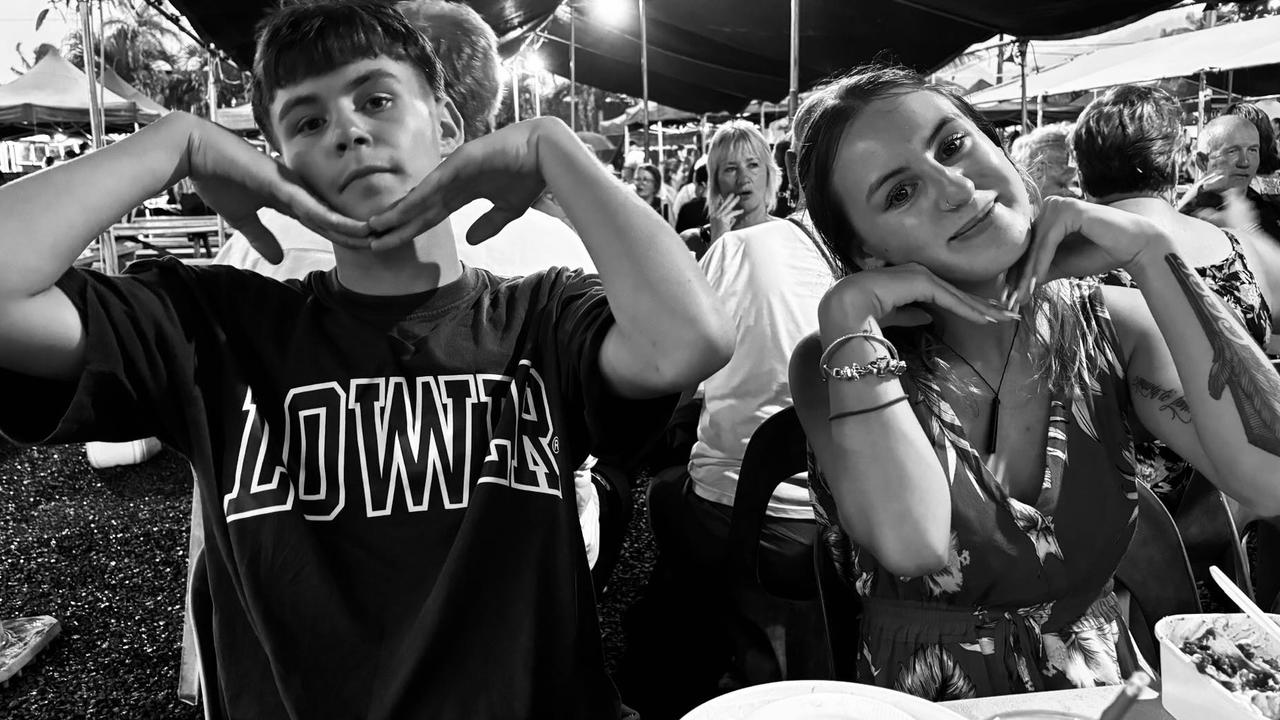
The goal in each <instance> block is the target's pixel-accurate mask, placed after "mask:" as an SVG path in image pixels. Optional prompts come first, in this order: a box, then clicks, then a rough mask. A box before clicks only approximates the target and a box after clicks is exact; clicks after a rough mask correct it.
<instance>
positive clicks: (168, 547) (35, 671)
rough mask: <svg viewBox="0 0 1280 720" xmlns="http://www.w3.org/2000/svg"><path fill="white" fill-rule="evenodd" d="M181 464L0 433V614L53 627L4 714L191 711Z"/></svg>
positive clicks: (607, 630)
mask: <svg viewBox="0 0 1280 720" xmlns="http://www.w3.org/2000/svg"><path fill="white" fill-rule="evenodd" d="M645 484H646V483H645V482H643V481H641V482H638V483H637V487H636V488H635V490H634V491H633V492H634V497H635V498H636V502H637V503H640V505H637V507H636V512H635V513H634V514H633V515H632V518H631V525H630V527H629V529H628V537H627V540H626V541H625V545H624V547H623V551H622V557H621V558H620V559H619V561H618V566H617V568H616V569H615V571H614V575H613V580H612V582H611V583H610V585H609V589H608V591H607V592H606V593H605V596H604V597H603V598H602V599H601V602H600V613H601V620H600V622H601V627H602V629H603V632H604V643H605V658H606V663H607V664H608V667H609V669H610V670H611V671H612V670H613V669H614V667H616V665H617V661H618V658H619V657H620V656H621V653H622V644H623V635H622V628H621V622H620V618H621V615H622V612H623V611H624V610H625V609H626V608H627V607H629V606H630V605H631V603H632V602H633V601H634V599H635V597H636V595H637V594H638V593H639V590H640V588H641V586H642V585H643V584H644V582H645V580H646V579H647V578H648V576H649V572H650V570H651V569H652V566H653V558H654V549H653V540H652V535H651V534H650V533H649V531H648V515H647V513H646V512H645V511H644V508H643V497H644V488H645ZM190 511H191V471H190V468H189V466H188V465H187V462H186V461H185V460H184V459H183V458H182V457H181V456H179V455H177V454H176V453H174V452H172V451H169V450H165V451H163V452H162V453H161V454H160V455H159V456H157V457H156V458H154V459H152V460H150V461H148V462H146V463H144V464H142V465H135V466H131V467H124V468H112V469H109V470H94V469H92V468H90V467H89V464H88V461H87V460H86V459H85V453H84V447H83V446H81V445H62V446H56V447H42V448H29V449H17V448H13V447H11V446H9V445H7V444H5V443H4V441H3V440H0V617H6V618H12V617H20V616H27V615H52V616H54V617H56V618H58V619H59V620H60V621H61V622H62V627H63V629H62V634H61V635H60V636H59V637H58V638H57V639H55V640H54V641H53V644H52V645H50V646H49V648H48V649H46V650H45V651H44V652H42V653H40V655H38V656H37V657H36V659H35V660H34V661H32V663H31V664H29V665H28V666H27V667H26V668H25V669H24V671H23V674H22V675H21V676H20V677H16V678H14V679H13V680H11V681H10V682H9V684H8V685H7V686H6V687H2V688H0V717H3V718H5V719H6V720H37V719H39V720H72V719H74V718H136V719H139V720H147V719H149V718H156V719H160V718H163V719H165V720H197V719H198V718H199V717H200V712H199V710H198V709H196V708H194V707H191V706H189V705H185V704H183V703H182V702H181V701H179V700H178V696H177V683H178V659H179V648H180V645H181V640H182V599H183V590H184V584H185V582H186V568H187V520H188V517H189V513H190Z"/></svg>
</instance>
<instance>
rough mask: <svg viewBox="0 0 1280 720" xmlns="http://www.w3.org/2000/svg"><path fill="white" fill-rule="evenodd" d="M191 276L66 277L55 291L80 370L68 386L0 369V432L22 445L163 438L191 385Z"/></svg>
mask: <svg viewBox="0 0 1280 720" xmlns="http://www.w3.org/2000/svg"><path fill="white" fill-rule="evenodd" d="M190 272H191V270H190V268H186V267H185V266H183V265H182V263H180V262H178V261H158V262H142V263H137V264H135V265H133V266H131V267H130V270H129V272H128V273H127V274H125V275H122V276H108V275H104V274H101V273H97V272H92V271H85V270H74V269H73V270H69V271H68V272H67V273H65V274H64V275H63V276H62V277H61V278H60V279H59V280H58V283H57V287H58V288H59V289H61V290H62V292H63V293H65V294H66V295H67V297H68V298H69V299H70V300H71V302H72V303H73V304H74V305H75V307H76V309H77V310H78V311H79V313H80V319H81V322H83V323H84V329H85V338H86V343H87V344H86V350H85V352H86V355H85V367H84V370H83V372H82V373H81V375H80V377H79V378H78V379H77V380H75V381H71V382H57V381H51V380H44V379H39V378H31V377H27V376H23V375H20V374H17V373H13V372H8V371H3V372H0V393H3V395H4V397H5V402H3V403H0V432H3V434H5V435H6V436H8V437H10V438H12V439H13V440H15V441H17V442H20V443H35V442H78V441H83V440H130V439H133V438H138V437H147V436H150V435H156V436H159V437H161V439H163V440H165V441H166V442H168V441H171V440H172V438H173V434H172V432H166V430H169V431H172V430H173V429H175V428H176V427H177V426H179V425H181V421H180V419H179V418H180V417H181V416H182V414H183V413H182V408H183V407H184V406H185V405H186V404H188V403H189V401H190V400H191V394H192V391H193V388H194V382H193V377H194V372H195V355H194V347H195V342H196V340H195V336H196V334H197V333H196V331H195V330H194V328H193V327H192V326H191V325H190V324H189V323H187V322H184V320H183V319H182V318H184V317H185V318H191V317H193V316H194V315H196V314H197V313H194V312H192V308H191V306H192V305H193V303H195V300H194V294H193V293H192V282H191V279H190V278H189V277H188V275H189V273H190ZM179 447H181V445H180V444H179Z"/></svg>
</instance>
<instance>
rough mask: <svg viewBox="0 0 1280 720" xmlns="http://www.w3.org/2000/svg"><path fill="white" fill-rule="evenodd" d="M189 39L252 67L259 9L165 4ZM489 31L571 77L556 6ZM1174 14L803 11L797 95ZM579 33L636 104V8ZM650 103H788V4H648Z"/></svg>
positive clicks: (503, 10) (807, 2) (515, 8)
mask: <svg viewBox="0 0 1280 720" xmlns="http://www.w3.org/2000/svg"><path fill="white" fill-rule="evenodd" d="M173 4H174V6H175V7H177V8H178V10H179V11H180V12H182V14H183V15H185V16H186V17H187V18H188V19H189V20H190V21H191V24H192V26H193V27H194V28H195V29H196V32H198V33H200V34H201V35H202V36H203V37H204V38H206V39H207V40H210V41H211V42H214V43H215V44H217V46H218V47H219V48H222V49H223V50H225V51H227V52H228V53H229V54H230V55H231V57H232V58H233V59H234V60H235V61H236V62H237V63H239V64H240V66H241V67H244V68H247V67H249V66H250V63H251V61H252V56H253V45H252V42H253V41H252V35H251V33H250V32H249V28H252V27H253V26H254V24H255V23H256V22H257V20H258V18H259V17H260V15H261V14H262V12H263V11H264V10H265V9H266V8H267V7H268V5H269V3H268V2H266V0H222V1H221V2H217V3H211V2H201V1H200V0H174V2H173ZM468 4H470V5H471V6H472V7H474V8H475V9H476V10H477V11H478V12H480V14H481V15H483V16H484V18H485V20H487V21H488V22H489V24H490V25H492V26H493V27H494V30H495V31H496V32H497V34H498V38H499V39H500V40H501V41H502V53H503V55H504V56H506V55H510V54H512V53H514V52H515V51H517V50H518V49H519V47H520V42H521V38H522V36H523V35H524V34H527V33H529V32H531V31H533V30H535V29H537V28H538V27H540V26H541V25H543V23H546V27H545V32H546V33H547V34H548V35H550V36H551V39H549V40H548V41H547V42H545V43H544V44H543V47H542V53H543V54H544V56H545V58H546V63H547V68H548V69H550V70H551V71H552V72H555V73H557V74H559V75H562V76H564V77H568V76H569V46H568V42H569V36H570V31H569V23H568V22H565V21H561V20H559V19H552V18H551V15H552V13H553V12H554V10H555V8H556V6H557V5H559V4H560V3H559V2H558V0H469V2H468ZM1175 4H1177V3H1176V2H1175V1H1174V0H1075V1H1074V2H1063V1H1062V0H1022V1H1021V2H1010V1H1009V0H804V2H803V3H801V14H800V47H801V54H800V85H801V87H802V88H808V87H812V86H813V85H814V84H815V83H817V82H818V81H820V80H821V79H823V78H825V77H827V76H829V75H831V74H832V73H835V72H838V71H840V70H844V69H846V68H849V67H852V66H854V65H857V64H859V63H863V62H866V61H868V60H871V59H873V58H876V57H878V56H883V57H885V58H888V59H894V60H897V61H899V62H902V63H904V64H906V65H910V66H911V67H914V68H917V69H919V70H922V71H928V70H932V69H934V68H936V67H938V66H940V65H942V64H943V63H945V62H947V61H948V60H950V59H951V58H953V57H954V56H955V55H957V54H958V53H959V52H961V51H962V50H964V49H965V48H966V47H968V46H969V45H971V44H973V43H975V42H978V41H981V40H985V39H986V38H988V37H991V36H992V35H995V34H997V33H1002V32H1003V33H1005V34H1008V35H1012V36H1014V37H1019V38H1025V39H1038V38H1048V37H1069V36H1076V35H1081V34H1085V33H1088V32H1091V31H1096V30H1101V29H1107V28H1110V27H1113V26H1116V25H1118V24H1122V23H1124V22H1127V21H1130V20H1134V19H1136V18H1139V17H1142V16H1145V15H1148V14H1150V13H1152V12H1155V11H1157V10H1163V9H1165V8H1168V7H1172V6H1173V5H1175ZM579 5H580V7H578V10H577V12H578V20H577V21H576V38H575V39H576V41H577V45H578V52H577V66H578V69H577V77H578V82H581V83H585V84H587V85H591V86H594V87H599V88H604V89H606V90H611V91H614V92H623V93H627V94H629V95H634V96H640V95H641V94H642V89H641V77H640V32H639V21H638V16H637V12H638V11H637V10H636V6H635V4H634V3H626V5H627V6H628V9H627V10H626V12H628V13H630V15H629V16H624V17H623V18H622V19H621V21H620V22H618V24H617V25H614V24H612V23H611V19H609V18H606V17H603V16H601V15H600V14H599V13H598V12H597V11H596V10H593V9H592V8H591V7H590V6H589V5H588V4H586V3H579ZM646 7H647V15H648V24H647V25H648V44H649V97H650V99H651V100H654V101H656V102H658V103H661V104H663V105H670V106H672V107H676V108H680V109H683V110H690V111H694V112H714V111H731V112H737V111H740V110H741V109H742V108H743V107H744V106H745V105H746V104H747V103H748V102H750V101H752V100H769V101H776V100H778V99H780V98H782V97H783V96H784V95H786V94H787V91H788V88H789V73H790V65H789V62H790V61H789V58H790V34H789V28H790V9H789V7H790V3H787V2H780V1H773V2H741V0H697V2H688V1H686V0H649V2H648V3H647V6H646Z"/></svg>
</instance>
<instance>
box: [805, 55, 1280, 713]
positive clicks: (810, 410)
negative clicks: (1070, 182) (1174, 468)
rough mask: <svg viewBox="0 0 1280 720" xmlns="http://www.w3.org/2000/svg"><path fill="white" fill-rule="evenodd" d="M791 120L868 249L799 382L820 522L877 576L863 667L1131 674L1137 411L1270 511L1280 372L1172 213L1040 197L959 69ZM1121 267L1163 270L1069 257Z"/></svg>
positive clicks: (809, 195)
mask: <svg viewBox="0 0 1280 720" xmlns="http://www.w3.org/2000/svg"><path fill="white" fill-rule="evenodd" d="M795 126H796V146H797V150H798V167H799V174H800V179H801V186H802V188H803V189H804V194H805V198H806V200H807V202H808V207H809V211H810V213H811V216H812V219H813V223H814V225H815V226H816V227H817V229H818V230H819V232H820V233H821V235H822V237H823V239H824V240H825V241H826V242H827V244H828V245H829V247H830V248H831V250H832V252H833V254H834V255H835V256H836V257H837V258H838V259H839V260H840V261H841V263H842V264H843V266H844V268H845V270H846V274H845V276H844V277H843V279H841V280H840V281H839V282H838V283H836V284H835V285H834V286H833V287H832V289H831V290H830V291H829V292H828V293H827V294H826V296H824V298H823V299H822V303H821V305H820V307H819V312H818V324H819V330H818V332H817V333H815V334H814V335H811V336H810V337H808V338H806V339H805V340H804V341H802V342H801V343H800V344H799V345H798V346H797V348H796V351H795V352H794V353H793V355H792V359H791V373H790V377H791V391H792V393H793V395H794V397H795V404H796V409H797V411H798V413H799V415H800V418H801V422H802V423H803V425H804V428H805V433H806V436H807V438H808V441H809V444H810V447H811V449H812V453H813V464H812V472H811V474H810V482H811V486H812V489H813V492H814V495H815V497H816V498H817V503H818V504H817V508H816V514H817V519H818V523H819V524H820V525H822V526H823V527H824V531H823V534H824V541H825V542H826V543H828V546H829V548H830V549H831V552H832V554H833V556H834V558H835V561H836V564H837V567H838V570H839V572H840V574H841V575H842V576H843V577H844V578H845V579H846V580H847V581H848V582H849V583H850V584H851V585H852V587H853V588H854V589H855V590H856V591H857V593H858V594H859V595H860V596H861V598H862V604H863V612H862V615H861V633H860V640H861V643H862V646H861V647H860V648H859V652H858V661H859V674H860V677H859V679H860V680H861V681H863V682H868V683H874V684H877V685H881V686H887V687H894V688H897V689H899V690H903V691H906V692H910V693H913V694H916V695H920V696H924V697H928V698H931V699H935V700H949V699H956V698H963V697H973V696H979V695H995V694H1003V693H1013V692H1028V691H1039V690H1049V689H1058V688H1068V687H1072V686H1093V685H1098V684H1114V683H1118V682H1120V681H1121V680H1122V678H1123V677H1124V676H1125V675H1126V674H1127V672H1128V670H1129V669H1130V668H1131V667H1134V666H1135V665H1136V664H1137V663H1136V659H1135V658H1134V657H1133V656H1132V654H1131V653H1130V648H1129V647H1127V643H1126V642H1125V638H1126V637H1127V635H1126V633H1125V632H1124V626H1123V619H1122V617H1121V615H1120V612H1119V609H1118V604H1117V602H1116V599H1115V595H1114V594H1113V593H1112V576H1113V574H1114V573H1115V570H1116V567H1117V566H1118V565H1119V562H1120V559H1121V557H1122V556H1123V554H1124V552H1125V548H1126V546H1127V545H1128V543H1129V540H1130V538H1131V536H1132V534H1133V529H1134V523H1135V520H1136V515H1137V505H1136V501H1137V494H1136V487H1135V477H1134V460H1133V455H1134V436H1135V434H1138V433H1149V434H1151V435H1153V436H1155V437H1157V438H1159V439H1161V440H1162V441H1164V442H1165V443H1166V444H1168V445H1169V446H1170V447H1172V448H1174V449H1176V450H1177V452H1178V453H1179V454H1180V455H1181V456H1183V457H1185V458H1187V459H1188V460H1190V461H1191V462H1192V463H1193V464H1194V465H1196V466H1197V467H1199V468H1200V469H1201V470H1202V471H1203V472H1204V473H1205V474H1206V475H1207V476H1209V477H1210V478H1211V479H1212V480H1213V481H1214V482H1215V483H1216V484H1217V485H1218V486H1219V487H1220V488H1221V489H1223V490H1224V491H1226V492H1227V493H1229V494H1231V495H1232V496H1234V497H1236V498H1237V499H1239V500H1241V501H1243V502H1249V503H1253V504H1255V505H1257V506H1258V507H1259V508H1262V509H1264V510H1266V511H1270V512H1272V513H1274V512H1276V511H1278V510H1280V483H1277V482H1276V481H1275V477H1274V474H1275V473H1274V468H1275V466H1276V460H1277V456H1278V455H1280V377H1277V375H1276V371H1275V370H1274V369H1273V368H1272V367H1271V365H1270V363H1268V362H1267V360H1266V357H1265V356H1264V355H1263V354H1262V352H1261V351H1260V350H1259V348H1258V346H1257V344H1256V343H1255V342H1253V341H1252V340H1251V339H1250V337H1249V335H1248V333H1247V332H1246V331H1245V330H1244V328H1243V327H1242V326H1241V325H1240V322H1239V320H1238V318H1237V317H1236V316H1235V313H1234V312H1233V311H1232V310H1230V309H1229V308H1228V307H1227V306H1225V305H1224V304H1223V303H1222V301H1221V300H1219V299H1218V297H1217V296H1216V295H1214V294H1213V293H1212V292H1211V291H1210V290H1209V289H1208V288H1207V287H1206V286H1205V284H1204V282H1203V281H1202V280H1201V279H1200V277H1199V276H1198V275H1197V274H1196V273H1195V271H1194V270H1193V269H1192V268H1191V267H1189V266H1188V264H1187V262H1186V261H1184V260H1183V259H1182V257H1181V256H1180V255H1178V253H1177V252H1176V250H1175V245H1174V242H1173V239H1172V237H1171V234H1170V231H1168V230H1166V229H1165V228H1164V227H1162V226H1160V225H1157V224H1155V223H1153V222H1151V221H1149V220H1147V219H1145V218H1143V217H1141V216H1138V215H1135V214H1132V213H1129V212H1125V211H1123V210H1119V209H1116V208H1112V207H1106V206H1101V205H1092V204H1088V203H1084V202H1081V201H1078V200H1074V199H1069V198H1061V197H1051V198H1046V199H1044V200H1043V201H1042V202H1038V201H1037V200H1036V197H1035V193H1034V191H1033V190H1031V189H1030V187H1029V182H1028V179H1027V178H1026V177H1025V176H1024V175H1021V174H1019V172H1018V171H1017V169H1016V168H1015V166H1014V164H1013V163H1012V162H1011V161H1010V160H1009V157H1008V156H1007V155H1006V154H1005V152H1004V151H1003V149H1002V148H1001V145H1000V144H999V142H998V137H997V136H996V134H995V132H994V131H993V129H992V128H991V127H990V126H989V125H988V124H987V123H986V122H984V121H983V119H982V118H981V117H980V116H979V115H978V114H977V113H976V112H975V111H974V110H973V108H972V107H971V106H970V105H968V103H966V102H965V101H964V100H963V99H962V98H959V97H957V96H955V95H953V94H952V93H950V92H948V91H947V90H946V89H944V88H941V87H938V86H935V85H932V84H930V83H928V82H926V81H925V80H924V79H923V78H921V77H920V76H918V75H917V74H915V73H913V72H911V71H909V70H905V69H902V68H893V67H869V68H863V69H859V70H857V71H854V72H852V73H851V74H849V75H847V76H846V77H843V78H841V79H839V80H836V81H835V82H833V83H831V84H829V85H828V86H826V87H824V88H821V89H819V90H817V91H816V92H815V93H814V94H813V96H811V98H810V99H809V100H808V101H806V103H805V105H804V107H802V108H801V110H800V112H799V113H798V115H797V118H796V123H795ZM1116 267H1123V268H1124V269H1125V270H1127V271H1128V272H1129V273H1130V274H1131V275H1133V276H1134V277H1135V278H1136V279H1137V280H1138V284H1139V286H1140V287H1141V288H1142V290H1141V292H1139V291H1137V290H1133V289H1130V288H1120V287H1104V286H1100V285H1098V284H1096V283H1090V282H1085V281H1079V280H1075V279H1073V278H1078V277H1087V276H1093V275H1098V274H1101V273H1103V272H1106V271H1109V270H1111V269H1113V268H1116ZM1144 387H1156V388H1161V393H1160V394H1159V396H1158V397H1153V396H1152V394H1151V393H1144V392H1140V389H1141V388H1144ZM1165 393H1167V396H1166V395H1165ZM1168 397H1172V398H1178V399H1180V400H1181V401H1183V402H1184V404H1185V410H1184V411H1183V412H1180V413H1177V414H1171V413H1169V412H1168V409H1167V408H1168V406H1169V400H1168V399H1167V398H1168Z"/></svg>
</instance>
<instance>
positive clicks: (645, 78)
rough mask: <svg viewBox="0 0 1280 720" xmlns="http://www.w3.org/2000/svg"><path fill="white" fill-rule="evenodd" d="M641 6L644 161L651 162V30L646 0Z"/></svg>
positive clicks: (640, 0) (639, 0)
mask: <svg viewBox="0 0 1280 720" xmlns="http://www.w3.org/2000/svg"><path fill="white" fill-rule="evenodd" d="M636 1H637V2H638V3H639V5H640V83H641V88H642V89H643V91H644V98H643V102H644V161H645V162H649V28H648V25H649V23H648V21H647V20H646V19H645V17H646V15H645V8H644V3H645V0H636Z"/></svg>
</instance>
